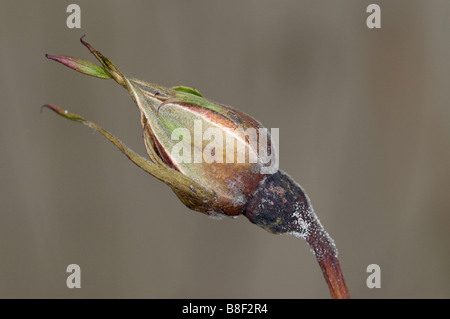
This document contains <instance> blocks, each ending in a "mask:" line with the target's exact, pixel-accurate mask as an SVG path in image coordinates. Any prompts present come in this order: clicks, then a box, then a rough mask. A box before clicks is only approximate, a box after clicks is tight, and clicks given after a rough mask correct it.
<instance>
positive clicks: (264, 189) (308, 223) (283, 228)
mask: <svg viewBox="0 0 450 319" xmlns="http://www.w3.org/2000/svg"><path fill="white" fill-rule="evenodd" d="M244 215H245V216H246V217H247V218H248V219H249V220H250V221H251V222H252V223H254V224H256V225H258V226H260V227H262V228H264V229H266V230H267V231H269V232H271V233H274V234H292V235H294V236H296V237H301V238H303V239H305V240H306V241H307V243H308V244H309V246H310V247H311V250H312V252H313V253H314V255H315V256H316V258H317V261H318V262H319V265H320V268H321V269H322V273H323V275H324V277H325V281H326V282H327V284H328V287H329V288H330V293H331V297H332V298H334V299H348V298H350V294H349V291H348V288H347V285H346V283H345V279H344V275H343V273H342V269H341V266H340V264H339V259H338V257H337V256H338V253H337V249H336V246H335V244H334V241H333V239H332V238H331V237H330V236H329V235H328V233H327V232H326V231H325V229H324V228H323V226H322V224H321V223H320V221H319V219H318V218H317V215H316V214H315V213H314V210H313V209H312V206H311V202H310V200H309V198H308V195H306V193H305V192H304V191H303V189H302V188H301V186H300V185H298V184H297V183H296V182H295V181H293V180H292V178H291V177H289V176H288V175H287V174H285V173H284V172H282V171H278V172H277V173H275V174H272V175H268V176H267V177H266V178H265V179H264V181H263V182H262V183H261V184H260V186H259V188H258V190H257V191H256V192H255V193H254V194H253V196H252V198H251V199H250V200H249V202H248V204H247V206H246V209H245V212H244Z"/></svg>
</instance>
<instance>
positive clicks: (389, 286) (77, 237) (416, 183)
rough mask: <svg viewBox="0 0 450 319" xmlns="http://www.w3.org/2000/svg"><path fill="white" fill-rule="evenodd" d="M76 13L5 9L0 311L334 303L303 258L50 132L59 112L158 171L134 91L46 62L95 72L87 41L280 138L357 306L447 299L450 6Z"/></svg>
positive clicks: (68, 125)
mask: <svg viewBox="0 0 450 319" xmlns="http://www.w3.org/2000/svg"><path fill="white" fill-rule="evenodd" d="M70 3H72V1H5V0H2V1H1V10H0V37H1V45H0V65H1V74H0V79H1V85H0V92H1V94H0V101H1V110H2V112H1V117H0V134H1V135H0V149H1V161H0V173H1V179H0V297H2V298H16V297H20V298H329V292H328V288H327V286H326V284H325V281H324V279H323V277H322V274H321V271H320V268H319V266H318V265H317V263H316V260H315V258H314V256H313V255H312V254H311V253H310V251H309V248H308V246H307V244H306V242H304V241H303V240H301V239H298V238H295V237H293V236H284V235H280V236H275V235H272V234H270V233H267V232H265V231H264V230H262V229H260V228H258V227H256V226H254V225H252V224H251V223H249V222H248V220H247V219H246V218H245V217H241V218H238V219H236V220H234V219H224V220H219V221H218V220H213V219H210V218H208V217H206V216H204V215H202V214H200V213H196V212H192V211H190V210H189V209H187V208H185V207H184V206H183V205H182V204H181V203H180V202H179V201H178V199H177V198H176V196H175V195H174V194H173V193H172V191H171V190H170V189H169V188H168V187H167V186H166V185H164V184H163V183H161V182H159V181H157V180H156V179H154V178H152V177H151V176H149V175H147V174H146V173H144V172H143V171H141V170H140V169H139V168H137V167H136V166H134V165H133V164H132V163H131V162H130V161H128V160H127V159H126V158H125V157H124V156H123V155H122V154H121V153H120V152H119V151H118V150H117V149H116V148H115V147H114V146H113V145H112V144H111V143H109V142H107V141H106V140H104V138H103V137H101V136H100V135H99V134H95V133H93V131H92V130H90V129H88V128H86V127H84V126H82V125H79V124H77V123H73V122H70V121H67V120H65V119H63V118H61V117H58V116H57V115H55V114H53V113H51V112H50V111H48V110H45V111H44V112H42V114H40V112H39V111H40V106H41V105H42V104H45V103H52V104H56V105H60V106H62V107H64V108H67V109H69V110H71V111H73V112H75V113H78V114H81V115H83V116H85V117H86V118H88V119H90V120H92V121H94V122H96V123H98V124H100V125H102V126H103V127H104V128H106V129H108V130H109V131H111V132H113V133H114V134H115V135H116V136H118V137H119V138H121V139H122V140H123V141H124V142H125V143H126V144H128V145H129V146H130V147H132V148H133V149H135V150H136V151H138V152H140V153H142V154H145V150H144V147H143V143H142V140H141V128H140V119H139V112H138V110H137V108H136V107H135V105H134V104H133V102H132V101H131V99H130V97H129V96H128V95H127V92H126V91H125V90H123V89H122V88H121V87H120V86H118V85H117V84H116V83H115V82H114V81H112V80H101V79H96V78H93V77H88V76H85V75H82V74H80V73H77V72H75V71H72V70H69V69H67V68H65V67H63V66H61V65H59V64H57V63H56V62H53V61H50V60H47V59H45V57H44V54H45V53H50V54H55V55H56V54H64V55H71V56H76V57H80V58H84V59H89V60H90V61H95V60H94V59H93V57H92V56H90V54H89V52H88V51H87V50H86V49H85V48H84V47H83V46H82V45H81V44H80V42H79V38H80V36H81V35H83V34H84V33H86V34H87V36H86V40H87V41H88V42H90V43H91V44H92V45H93V46H94V47H95V48H96V49H98V50H100V51H101V52H102V53H104V54H105V55H106V56H108V57H109V58H111V59H112V60H113V61H114V62H115V63H116V64H117V65H118V66H119V68H121V70H122V71H123V72H124V73H125V74H126V75H130V76H134V77H136V78H139V79H143V80H147V81H151V82H155V83H158V84H161V85H166V86H174V85H179V84H183V85H188V86H192V87H195V88H197V89H198V90H199V91H200V92H202V93H203V94H204V95H205V96H207V97H209V98H211V99H212V100H215V101H218V102H222V103H225V104H228V105H232V106H235V107H237V108H239V109H241V110H242V111H244V112H246V113H249V114H251V115H253V116H254V117H256V118H257V119H258V120H260V121H261V122H262V123H263V124H264V125H265V126H266V127H269V128H271V127H278V128H280V162H281V168H282V169H283V170H285V171H286V172H288V173H289V174H290V175H291V176H293V177H294V179H295V180H297V181H298V182H299V183H300V184H301V185H302V186H303V187H304V188H305V189H306V190H307V192H308V194H309V196H310V198H311V200H312V202H313V205H314V207H315V210H316V212H317V214H318V216H319V218H320V220H321V221H322V223H323V224H324V226H325V228H326V229H327V230H328V232H329V233H330V234H331V236H332V237H333V238H334V239H335V241H336V243H337V246H338V248H339V252H340V259H341V264H342V267H343V270H344V273H345V275H346V279H347V283H348V286H349V288H350V292H351V295H352V296H353V297H355V298H449V297H450V274H449V269H450V253H449V239H450V234H449V226H450V219H449V210H450V198H449V181H450V166H449V163H450V107H449V103H450V89H449V85H450V42H449V41H448V39H449V35H450V21H449V20H448V15H449V13H450V2H449V1H445V0H443V1H437V0H435V1H400V0H398V1H360V0H349V1H317V0H310V1H298V0H295V1H294V0H292V1H274V0H272V1H257V0H253V1H249V0H246V1H206V0H205V1H127V2H125V1H76V2H75V3H77V4H78V5H80V7H81V26H82V28H81V29H68V28H67V27H66V18H67V16H68V15H69V14H68V13H66V7H67V6H68V5H69V4H70ZM370 3H377V4H379V5H380V6H381V14H382V16H381V21H382V28H381V29H378V30H370V29H368V28H367V26H366V18H367V16H368V14H367V13H366V7H367V6H368V5H369V4H370ZM72 263H76V264H78V265H80V267H81V285H82V288H81V289H72V290H71V289H68V288H67V287H66V278H67V276H68V273H66V267H67V265H69V264H72ZM373 263H375V264H378V265H380V267H381V288H380V289H368V288H367V286H366V278H367V276H368V275H369V274H368V273H366V267H367V266H368V265H369V264H373Z"/></svg>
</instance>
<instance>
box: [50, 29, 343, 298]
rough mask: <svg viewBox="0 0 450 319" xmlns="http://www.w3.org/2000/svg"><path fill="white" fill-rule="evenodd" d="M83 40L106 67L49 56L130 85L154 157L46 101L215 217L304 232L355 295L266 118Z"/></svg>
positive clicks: (329, 270)
mask: <svg viewBox="0 0 450 319" xmlns="http://www.w3.org/2000/svg"><path fill="white" fill-rule="evenodd" d="M81 42H82V43H83V44H84V45H85V46H86V47H87V48H88V49H89V50H90V52H91V53H92V54H93V55H94V56H95V57H96V58H97V60H98V61H100V63H101V64H102V66H97V65H94V64H92V63H90V62H87V61H84V60H81V59H78V58H72V57H68V56H51V55H46V57H47V58H49V59H52V60H55V61H57V62H60V63H62V64H64V65H66V66H68V67H70V68H72V69H74V70H77V71H79V72H81V73H83V74H87V75H91V76H94V77H98V78H103V79H108V78H113V79H114V80H115V81H116V82H117V83H119V84H120V85H121V86H123V87H124V88H125V89H126V90H127V91H128V92H129V94H130V95H131V98H132V99H133V101H134V102H135V103H136V105H137V106H138V108H139V110H140V113H141V124H142V128H143V133H142V134H143V139H144V143H145V147H146V150H147V153H148V157H149V159H146V158H144V157H142V156H140V155H138V154H136V153H135V152H134V151H132V150H131V149H129V148H128V147H126V146H125V145H124V144H123V143H122V142H121V141H120V140H119V139H117V138H116V137H114V136H113V135H111V134H110V133H109V132H107V131H106V130H104V129H103V128H101V127H100V126H98V125H97V124H95V123H93V122H91V121H88V120H86V119H84V118H83V117H81V116H79V115H76V114H74V113H71V112H68V111H66V110H64V109H62V108H60V107H57V106H54V105H48V104H46V105H44V107H47V108H49V109H51V110H53V111H55V112H56V113H58V114H59V115H61V116H63V117H65V118H67V119H70V120H73V121H77V122H81V123H84V124H86V125H88V126H90V127H92V128H93V129H95V130H97V131H98V132H100V133H101V134H103V135H104V136H105V137H106V138H107V139H108V140H110V141H111V142H112V143H114V144H115V145H116V146H117V147H118V148H119V149H120V150H121V151H122V152H123V153H124V154H125V155H126V156H127V157H128V158H129V159H130V160H131V161H133V162H134V163H135V164H136V165H137V166H139V167H140V168H142V169H143V170H145V171H146V172H148V173H150V174H151V175H153V176H154V177H156V178H158V179H159V180H161V181H163V182H165V183H166V184H168V185H169V186H170V187H171V188H172V189H173V191H174V192H175V194H176V195H177V196H178V197H179V199H180V200H181V201H182V202H183V203H184V204H185V205H186V206H187V207H189V208H191V209H193V210H196V211H199V212H203V213H206V214H208V215H210V216H217V215H219V216H223V215H227V216H237V215H240V214H243V215H245V216H246V217H247V218H248V219H249V220H250V221H251V222H252V223H254V224H256V225H258V226H260V227H262V228H264V229H266V230H267V231H270V232H272V233H275V234H281V233H286V234H293V235H295V236H297V237H301V238H304V239H305V240H306V241H307V242H308V244H309V245H310V246H311V248H312V251H313V252H314V254H315V256H316V258H317V260H318V262H319V265H320V267H321V268H322V271H323V274H324V276H325V279H326V281H327V283H328V286H329V288H330V292H331V295H332V297H333V298H348V297H349V293H348V289H347V287H346V284H345V280H344V276H343V274H342V271H341V268H340V265H339V260H338V258H337V250H336V247H335V245H334V242H333V240H332V239H331V237H330V236H329V235H328V233H327V232H326V231H325V230H324V228H323V226H322V225H321V223H320V221H319V220H318V218H317V216H316V214H315V213H314V211H313V209H312V206H311V203H310V200H309V198H308V196H307V195H306V193H305V192H304V191H303V189H302V188H301V187H300V186H299V185H298V184H297V183H296V182H295V181H293V180H292V179H291V178H290V177H289V176H288V175H286V174H285V173H284V172H282V171H281V170H278V166H277V164H278V162H277V160H278V159H277V151H276V147H275V146H276V145H275V144H276V143H274V141H272V138H271V136H270V134H269V133H268V130H267V129H265V128H264V127H263V126H262V125H261V123H259V122H258V121H257V120H255V119H254V118H252V117H250V116H249V115H247V114H245V113H243V112H241V111H238V110H236V109H234V108H232V107H229V106H225V105H223V104H219V103H216V102H212V101H210V100H208V99H206V98H204V97H203V96H202V95H201V94H200V93H199V92H198V91H197V90H195V89H192V88H188V87H184V86H178V87H173V88H166V87H163V86H159V85H156V84H152V83H148V82H144V81H141V80H137V79H133V78H129V77H126V76H124V75H123V74H122V73H121V72H120V71H119V69H118V68H117V67H116V66H115V64H114V63H113V62H111V60H109V59H108V58H106V57H105V56H103V55H102V54H101V53H100V52H99V51H97V50H95V49H94V48H93V47H92V46H91V45H90V44H88V43H87V42H85V41H83V37H82V38H81Z"/></svg>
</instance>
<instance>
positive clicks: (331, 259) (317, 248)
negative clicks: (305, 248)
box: [306, 214, 350, 299]
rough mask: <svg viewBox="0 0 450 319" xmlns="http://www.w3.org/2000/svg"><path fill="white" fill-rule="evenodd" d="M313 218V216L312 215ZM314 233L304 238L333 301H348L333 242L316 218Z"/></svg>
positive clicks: (347, 292)
mask: <svg viewBox="0 0 450 319" xmlns="http://www.w3.org/2000/svg"><path fill="white" fill-rule="evenodd" d="M314 216H315V214H314ZM315 219H316V221H317V223H315V226H316V227H317V228H316V231H314V232H313V233H312V234H311V235H309V236H308V237H307V238H306V241H307V242H308V244H309V246H310V247H311V249H312V250H313V252H314V255H315V256H316V258H317V261H318V263H319V266H320V268H321V269H322V273H323V276H324V277H325V281H326V282H327V284H328V288H329V289H330V293H331V297H332V298H333V299H349V298H350V293H349V291H348V288H347V285H346V283H345V278H344V274H343V273H342V269H341V265H340V264H339V258H338V257H337V250H336V246H335V245H334V241H333V240H332V239H331V237H330V236H329V235H328V233H327V232H325V230H324V228H323V226H322V225H321V224H320V222H319V220H318V219H317V217H316V218H315Z"/></svg>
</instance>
